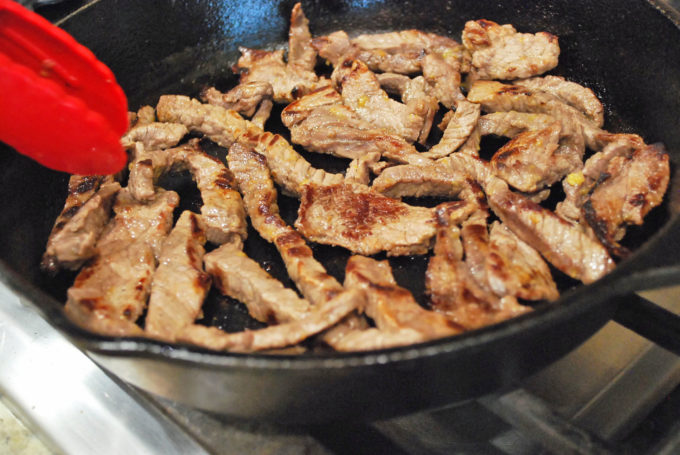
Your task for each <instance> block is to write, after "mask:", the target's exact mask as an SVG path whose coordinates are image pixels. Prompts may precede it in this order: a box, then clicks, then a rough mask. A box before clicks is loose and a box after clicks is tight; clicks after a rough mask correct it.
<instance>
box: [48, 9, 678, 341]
mask: <svg viewBox="0 0 680 455" xmlns="http://www.w3.org/2000/svg"><path fill="white" fill-rule="evenodd" d="M462 42H463V44H462V45H461V44H459V43H457V42H456V41H454V40H452V39H450V38H446V37H443V36H438V35H435V34H432V33H425V32H421V31H418V30H406V31H400V32H392V33H381V34H372V35H361V36H357V37H355V38H350V37H349V36H348V35H347V34H346V33H345V32H343V31H338V32H335V33H332V34H330V35H328V36H320V37H317V38H312V36H311V34H310V32H309V28H308V20H307V18H306V17H305V16H304V14H303V12H302V9H301V8H300V5H299V4H298V5H296V6H295V7H294V8H293V11H292V15H291V26H290V32H289V47H288V52H287V59H286V60H284V54H285V52H284V50H275V51H265V50H255V49H245V48H242V49H241V57H240V59H239V60H238V63H237V64H236V66H235V70H236V71H238V72H239V73H240V83H239V84H238V85H237V86H236V87H234V88H233V89H232V90H230V91H229V92H227V93H222V92H220V91H218V90H217V89H215V88H208V89H206V90H204V91H203V93H202V95H201V101H199V100H197V99H192V98H189V97H187V96H182V95H164V96H161V97H160V100H159V102H158V105H157V106H156V107H155V108H152V107H150V106H145V107H143V108H141V109H140V110H139V111H138V112H137V113H136V114H132V113H131V114H130V119H131V120H130V129H129V131H128V132H127V134H126V135H125V136H124V137H123V139H122V140H123V142H124V145H125V146H126V147H127V148H128V150H129V152H130V156H131V160H130V163H129V175H127V176H72V177H71V180H70V183H69V195H68V198H67V200H66V204H65V207H64V210H63V213H62V214H61V215H60V216H59V218H58V219H57V221H56V223H55V227H54V229H53V232H52V234H51V236H50V238H49V241H48V244H47V251H46V253H45V256H44V258H43V263H42V266H43V268H44V269H45V270H47V271H51V272H55V271H57V270H58V269H62V268H66V269H71V270H78V269H80V272H79V273H78V275H77V277H76V279H75V282H74V284H73V286H72V287H71V288H70V289H69V290H68V293H67V302H66V307H65V311H66V313H67V315H68V316H69V318H70V319H71V320H73V321H74V322H75V323H77V324H79V325H80V326H82V327H85V328H87V329H89V330H91V331H94V332H97V333H101V334H106V335H114V336H146V337H150V338H154V339H160V340H163V341H168V342H182V343H189V344H194V345H198V346H203V347H207V348H210V349H217V350H234V351H261V350H276V349H279V348H284V347H291V346H295V345H297V344H298V343H300V342H302V341H303V340H306V339H308V338H310V337H314V340H315V342H316V343H317V344H318V345H319V346H321V345H325V346H329V347H331V348H334V349H336V350H341V351H348V350H368V349H380V348H386V347H391V346H400V345H406V344H411V343H418V342H423V341H426V340H431V339H436V338H441V337H447V336H451V335H456V334H459V333H461V332H463V331H467V330H472V329H475V328H478V327H481V326H485V325H489V324H493V323H496V322H498V321H501V320H505V319H507V318H511V317H513V316H515V315H519V314H522V313H525V312H527V311H530V306H528V304H529V303H531V302H535V301H551V300H555V299H557V298H558V296H559V294H558V289H557V286H556V284H555V281H554V279H553V276H552V274H551V270H550V268H549V266H548V263H550V264H551V265H552V266H553V267H554V268H555V269H556V270H559V271H560V272H561V273H564V274H566V275H567V276H569V277H571V278H573V279H575V280H580V281H582V282H583V283H590V282H592V281H594V280H597V279H598V278H600V277H602V276H603V275H605V274H606V273H607V272H609V271H610V270H612V268H613V267H614V266H615V261H614V259H618V258H620V257H622V256H624V255H625V254H626V253H627V251H626V248H625V247H623V246H622V245H621V244H620V241H621V239H622V237H623V236H624V234H625V232H626V228H627V227H628V226H630V225H639V224H641V223H642V221H643V218H644V216H645V215H646V214H647V213H648V212H649V211H650V210H651V209H652V208H653V207H655V206H657V205H658V204H659V203H660V202H661V200H662V197H663V194H664V192H665V191H666V187H667V185H668V180H669V162H668V155H667V154H666V152H665V151H664V148H663V146H661V145H658V144H655V145H647V144H645V143H644V142H643V140H642V138H641V137H640V136H637V135H634V134H613V133H609V132H607V131H604V130H603V129H602V125H603V121H604V120H603V108H602V104H601V103H600V101H599V100H598V99H597V98H596V96H595V95H594V93H593V92H592V91H591V90H589V89H588V88H585V87H583V86H581V85H579V84H576V83H574V82H569V81H567V80H565V79H563V78H561V77H556V76H540V75H541V74H543V73H545V72H546V71H549V70H551V69H552V68H554V67H555V66H556V65H557V63H558V56H559V53H560V49H559V45H558V39H557V37H555V36H553V35H551V34H549V33H546V32H539V33H536V34H527V33H518V32H517V31H516V30H515V28H514V27H513V26H512V25H498V24H496V23H494V22H491V21H488V20H477V21H470V22H468V23H466V25H465V29H464V30H463V33H462ZM318 57H321V59H323V60H320V62H323V61H324V60H325V62H326V63H327V65H332V74H331V73H330V71H329V72H328V74H330V76H319V75H317V74H316V73H315V71H314V69H315V66H316V65H317V58H318ZM461 78H463V80H464V83H463V86H464V87H465V90H461ZM499 80H500V81H504V82H499ZM274 103H283V104H285V105H286V107H285V108H284V109H283V111H282V114H281V119H282V122H283V124H284V125H285V126H286V127H287V128H289V129H290V136H289V137H290V141H288V140H287V139H286V138H284V137H282V136H281V135H278V134H272V133H270V132H267V131H266V130H265V123H266V122H267V119H268V117H269V115H270V113H271V110H272V106H273V105H274ZM440 109H441V110H445V111H447V113H446V115H445V116H444V117H443V121H442V122H441V124H439V128H440V129H441V130H442V131H443V135H441V140H440V141H439V142H438V143H437V144H436V145H434V146H432V147H429V148H427V147H425V146H423V144H426V143H427V141H428V138H430V137H431V134H430V129H431V128H432V125H433V119H434V116H435V113H437V111H439V110H440ZM439 115H441V112H440V114H439ZM247 118H250V120H247ZM487 135H493V136H496V137H502V138H507V142H506V143H505V144H504V145H503V146H502V147H501V148H500V149H499V150H498V151H496V152H495V154H493V157H491V158H490V160H485V159H483V158H481V157H480V156H479V149H480V141H481V139H482V137H484V136H487ZM199 137H202V138H204V140H205V139H207V140H210V141H213V142H214V143H216V144H217V145H219V146H220V147H222V148H223V151H224V152H225V154H226V163H227V166H225V165H224V164H223V161H221V160H220V159H217V158H215V157H213V156H211V155H209V154H207V153H206V152H204V151H203V150H202V149H201V142H199V139H198V138H199ZM291 142H292V143H294V144H298V145H299V146H301V147H304V149H306V150H307V151H309V152H316V153H322V154H330V155H333V156H336V157H340V158H345V159H346V160H347V162H348V163H349V165H348V167H347V170H346V172H345V173H344V174H343V173H331V172H327V171H325V170H322V169H317V168H314V167H312V165H311V164H310V163H309V162H308V161H306V160H305V159H304V158H303V156H301V155H300V154H299V153H298V152H297V151H296V150H295V149H294V147H293V146H292V145H291ZM417 144H420V145H417ZM227 150H228V153H227ZM586 151H588V152H586ZM586 153H587V154H586ZM586 158H587V159H586ZM175 171H188V172H189V173H190V174H191V176H192V177H193V180H194V181H195V182H196V186H197V187H198V190H199V191H200V195H201V199H202V206H201V208H200V214H199V213H194V212H191V211H184V212H183V213H181V215H180V216H179V217H178V218H177V214H175V213H174V211H175V208H176V207H177V206H178V203H179V196H178V194H177V193H175V192H174V191H169V190H165V189H163V188H161V187H159V186H158V182H159V179H160V178H161V176H162V175H164V174H166V173H169V172H175ZM125 182H126V186H124V187H121V185H122V184H123V183H125ZM559 185H561V186H562V188H563V193H564V195H565V197H564V199H563V200H562V201H561V202H559V203H558V204H557V205H556V209H555V210H554V211H553V210H549V209H548V208H545V207H544V206H542V205H540V203H541V202H542V201H544V200H545V199H546V198H547V197H548V195H549V193H550V192H551V191H558V192H559V191H561V190H560V189H559V187H558V186H559ZM277 190H278V191H281V192H282V193H284V194H286V195H289V196H295V197H297V198H299V199H300V206H299V211H298V218H297V220H296V222H295V225H294V226H290V225H288V224H287V223H286V222H285V221H284V220H283V219H282V218H281V216H280V215H279V208H278V205H277ZM558 194H561V193H558ZM404 197H435V198H439V199H440V201H439V202H440V203H439V205H437V206H435V207H424V206H414V205H409V204H407V203H405V202H403V201H402V200H401V199H402V198H404ZM409 200H410V199H409ZM553 207H555V206H554V205H553ZM175 219H177V221H176V222H174V220H175ZM247 219H249V220H250V223H252V226H253V228H254V229H255V230H256V231H257V232H258V233H259V235H260V236H261V237H262V238H264V239H265V240H266V241H268V242H271V243H272V244H273V245H275V246H276V248H277V249H278V251H279V253H280V255H281V258H282V259H283V262H284V264H285V266H286V269H287V271H288V274H289V276H290V278H291V279H292V281H293V282H294V283H295V285H296V286H297V291H299V293H298V292H296V291H295V290H293V289H290V288H288V287H285V286H284V285H283V284H282V283H281V282H279V281H278V280H276V279H274V278H273V277H272V276H270V275H269V274H268V273H267V272H266V271H265V270H264V269H263V268H262V267H261V266H260V264H258V263H257V262H255V261H254V260H253V259H251V258H249V257H248V256H246V254H245V253H244V252H243V242H244V241H245V239H246V235H247V228H248V221H247ZM308 242H317V243H320V244H327V245H336V246H342V247H344V248H347V249H348V250H350V251H351V252H352V253H353V254H354V255H353V256H351V258H350V259H349V261H348V262H347V266H346V272H345V279H344V283H340V282H338V281H337V280H336V279H335V278H333V277H332V276H331V275H329V274H328V273H327V272H326V270H325V269H324V267H323V266H322V265H321V264H320V263H319V262H318V261H317V260H315V258H314V257H313V254H312V250H311V249H310V247H309V246H308ZM431 250H432V253H430V251H431ZM206 251H209V252H207V253H206ZM378 253H385V254H386V255H387V256H400V255H425V254H431V257H430V259H429V265H428V268H427V272H426V275H425V277H424V280H425V289H426V294H427V296H428V298H429V308H428V309H426V308H424V307H422V306H420V305H419V304H418V303H417V302H416V300H415V299H414V297H413V296H412V295H411V293H410V292H409V291H408V290H406V289H405V288H403V287H401V286H399V284H397V282H396V281H395V279H394V277H393V275H392V270H391V268H390V265H389V262H388V261H385V260H383V261H379V260H376V259H373V258H371V256H372V255H375V254H378ZM546 261H547V262H546ZM211 286H215V287H216V289H217V290H219V291H220V292H221V293H223V294H224V295H227V296H229V297H232V298H234V299H237V300H239V301H240V302H242V303H243V304H245V305H246V306H247V308H248V311H249V313H250V315H251V316H252V317H253V318H255V319H256V320H258V321H262V322H265V323H267V324H268V325H267V327H266V328H263V329H259V330H246V331H243V332H237V333H227V332H225V331H222V330H219V329H218V328H215V327H206V326H203V325H200V324H197V323H196V321H197V320H198V318H200V316H201V307H202V305H203V301H204V299H205V297H206V295H207V293H208V292H209V290H210V288H211Z"/></svg>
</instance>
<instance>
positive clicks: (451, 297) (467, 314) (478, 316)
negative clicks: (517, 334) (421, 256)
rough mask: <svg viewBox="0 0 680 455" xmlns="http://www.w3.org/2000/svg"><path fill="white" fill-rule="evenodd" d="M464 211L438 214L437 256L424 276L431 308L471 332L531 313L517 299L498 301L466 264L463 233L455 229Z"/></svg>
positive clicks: (432, 258)
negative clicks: (475, 277)
mask: <svg viewBox="0 0 680 455" xmlns="http://www.w3.org/2000/svg"><path fill="white" fill-rule="evenodd" d="M464 213H465V212H463V213H461V212H460V211H456V210H440V211H439V212H438V228H437V240H436V242H435V246H434V255H433V256H432V257H431V258H430V262H429V264H428V266H427V271H426V273H425V289H426V292H427V294H428V295H429V296H430V300H431V304H432V308H433V309H434V310H435V311H438V312H441V313H443V314H444V315H446V316H447V317H448V318H449V319H451V320H452V321H453V322H455V323H456V324H458V325H460V326H461V327H463V328H465V329H466V330H472V329H475V328H479V327H483V326H486V325H490V324H495V323H497V322H500V321H503V320H505V319H509V318H512V317H514V316H517V315H519V314H522V313H525V312H527V311H529V308H527V307H525V306H522V305H519V304H518V303H517V300H516V299H515V298H514V297H510V296H507V297H503V298H501V299H499V298H498V297H496V296H495V295H493V294H492V293H490V292H488V291H487V290H485V289H483V288H482V287H481V286H479V284H478V283H477V281H476V280H475V279H474V278H473V276H472V273H471V271H470V267H469V266H468V264H466V263H465V262H464V261H463V245H462V243H461V240H460V230H459V228H458V227H457V226H456V224H457V223H459V222H460V221H461V220H462V218H464V216H461V215H464Z"/></svg>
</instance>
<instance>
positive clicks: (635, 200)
mask: <svg viewBox="0 0 680 455" xmlns="http://www.w3.org/2000/svg"><path fill="white" fill-rule="evenodd" d="M631 146H633V148H632V150H631V149H628V150H627V151H626V150H625V149H623V148H621V147H617V150H616V152H617V153H616V154H614V153H605V151H603V152H600V153H601V154H603V155H604V156H602V157H600V156H593V157H591V158H590V159H589V160H588V163H587V164H586V166H585V167H584V175H587V177H588V178H589V179H590V180H591V181H593V182H594V183H593V186H592V187H591V188H590V191H589V194H588V197H587V199H586V201H585V202H584V204H583V207H582V210H583V217H584V218H585V220H586V222H587V223H588V224H589V225H590V226H591V227H592V228H593V231H594V232H595V234H596V235H597V237H598V238H599V239H600V240H601V241H602V242H603V243H604V244H605V245H606V246H607V247H608V248H610V250H612V251H613V252H614V253H615V254H617V255H618V256H625V255H626V254H627V253H628V252H627V250H626V249H625V248H623V247H621V246H620V245H619V244H618V241H619V240H621V239H622V238H623V236H624V235H625V232H626V227H627V226H630V225H640V224H642V222H643V218H644V217H645V215H647V213H649V211H650V210H651V209H652V208H654V207H656V206H657V205H659V204H660V203H661V201H662V199H663V195H664V194H665V192H666V188H667V187H668V181H669V177H670V167H669V161H668V153H666V150H665V149H664V147H663V146H662V145H660V144H654V145H645V144H636V143H631ZM605 150H607V149H606V148H605ZM607 152H609V150H607ZM597 160H602V161H605V160H606V168H604V169H602V167H603V165H605V163H602V164H600V163H595V161H597Z"/></svg>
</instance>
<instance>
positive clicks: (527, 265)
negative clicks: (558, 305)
mask: <svg viewBox="0 0 680 455" xmlns="http://www.w3.org/2000/svg"><path fill="white" fill-rule="evenodd" d="M486 276H487V280H488V283H489V286H490V287H491V289H492V291H493V292H494V293H495V294H496V295H498V296H503V295H513V296H515V297H517V298H520V299H524V300H544V299H546V300H555V299H557V298H558V297H559V293H558V292H557V285H556V284H555V281H554V280H553V278H552V275H551V274H550V269H549V268H548V265H547V264H546V263H545V261H544V260H543V258H541V256H540V255H539V254H538V252H537V251H536V250H535V249H533V248H532V247H530V246H529V245H527V244H526V243H524V242H523V241H522V240H520V239H519V238H518V237H517V236H516V235H515V234H514V233H513V232H512V231H511V230H510V229H508V228H507V227H506V226H504V225H503V224H501V223H499V222H497V221H496V222H494V223H493V224H492V225H491V232H490V235H489V255H488V256H487V257H486Z"/></svg>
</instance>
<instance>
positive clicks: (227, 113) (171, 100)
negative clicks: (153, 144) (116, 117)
mask: <svg viewBox="0 0 680 455" xmlns="http://www.w3.org/2000/svg"><path fill="white" fill-rule="evenodd" d="M156 112H157V114H158V119H159V120H160V121H161V122H173V123H181V124H183V125H185V126H186V127H187V128H189V130H190V131H193V132H196V133H201V134H204V135H205V136H206V137H207V138H208V139H210V140H211V141H213V142H215V143H216V144H217V145H220V146H222V147H225V148H229V147H230V146H231V144H233V143H234V142H235V141H236V138H237V137H238V136H240V135H241V134H243V133H244V132H245V131H246V130H247V128H248V124H247V122H246V120H244V119H243V118H242V117H241V116H240V115H238V114H237V113H236V112H234V111H231V110H227V109H224V108H223V107H221V106H213V105H210V104H203V103H201V102H199V101H198V100H195V99H192V98H189V97H188V96H183V95H163V96H161V97H160V99H159V100H158V105H157V106H156Z"/></svg>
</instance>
